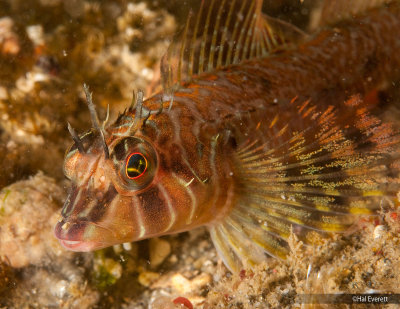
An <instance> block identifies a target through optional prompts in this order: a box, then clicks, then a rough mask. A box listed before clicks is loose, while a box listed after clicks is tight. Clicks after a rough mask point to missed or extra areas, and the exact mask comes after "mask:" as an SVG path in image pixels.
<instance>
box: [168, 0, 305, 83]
mask: <svg viewBox="0 0 400 309" xmlns="http://www.w3.org/2000/svg"><path fill="white" fill-rule="evenodd" d="M262 2H263V1H262V0H202V1H201V3H200V8H199V9H198V11H197V13H196V14H194V13H193V12H191V13H190V14H189V17H188V19H187V22H186V25H185V28H184V29H183V32H182V33H180V34H179V35H178V36H177V38H176V39H175V40H174V41H173V42H172V44H171V45H170V47H169V49H168V52H167V53H166V55H165V56H164V57H163V59H162V62H161V73H162V79H163V86H164V89H169V88H170V87H171V86H173V85H176V84H180V83H182V82H186V81H189V80H190V79H191V78H192V77H193V76H196V75H199V74H202V73H204V72H212V71H214V70H215V69H219V68H222V67H226V66H229V65H231V64H238V63H241V62H242V61H244V60H248V59H253V58H259V57H265V56H267V55H268V54H270V53H271V52H272V51H274V50H276V49H277V48H278V47H281V46H282V45H283V44H285V43H286V42H287V41H286V36H285V35H284V32H285V33H288V37H291V39H292V38H293V36H298V37H302V35H303V33H302V32H301V31H300V30H297V28H296V27H294V26H291V25H289V24H285V23H283V22H279V21H276V20H274V19H269V18H267V17H266V16H265V15H263V14H262V12H261V8H262ZM293 34H295V35H293Z"/></svg>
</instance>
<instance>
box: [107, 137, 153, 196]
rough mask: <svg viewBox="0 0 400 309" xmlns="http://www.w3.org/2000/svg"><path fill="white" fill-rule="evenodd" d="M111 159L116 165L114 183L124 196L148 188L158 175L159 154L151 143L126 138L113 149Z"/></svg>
mask: <svg viewBox="0 0 400 309" xmlns="http://www.w3.org/2000/svg"><path fill="white" fill-rule="evenodd" d="M110 159H111V161H112V162H113V165H114V171H115V176H116V177H115V178H113V179H114V180H113V183H114V185H115V187H116V189H117V190H119V191H120V192H124V194H130V193H132V194H133V193H134V192H137V191H140V190H143V189H145V188H147V187H148V186H149V185H150V184H151V183H152V182H153V179H154V177H155V175H156V173H157V169H158V160H157V153H156V151H155V149H154V147H153V145H152V144H151V142H150V141H147V140H145V139H144V138H139V137H125V138H122V139H120V140H119V141H117V142H116V144H115V145H114V147H112V150H111V153H110Z"/></svg>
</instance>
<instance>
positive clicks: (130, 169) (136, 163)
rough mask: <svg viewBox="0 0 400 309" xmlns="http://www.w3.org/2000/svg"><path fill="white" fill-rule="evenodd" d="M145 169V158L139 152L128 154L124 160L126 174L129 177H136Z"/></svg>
mask: <svg viewBox="0 0 400 309" xmlns="http://www.w3.org/2000/svg"><path fill="white" fill-rule="evenodd" d="M146 169H147V160H146V158H145V157H144V156H143V155H142V154H141V153H139V152H135V153H132V154H130V155H129V157H128V159H127V162H126V175H127V176H128V177H129V178H130V179H136V178H139V177H140V176H142V175H143V174H144V173H145V171H146Z"/></svg>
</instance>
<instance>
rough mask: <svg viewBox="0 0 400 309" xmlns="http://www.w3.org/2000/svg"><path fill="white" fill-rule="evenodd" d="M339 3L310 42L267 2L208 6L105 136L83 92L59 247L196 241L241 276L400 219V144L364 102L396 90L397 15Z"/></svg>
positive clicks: (397, 10)
mask: <svg viewBox="0 0 400 309" xmlns="http://www.w3.org/2000/svg"><path fill="white" fill-rule="evenodd" d="M336 2H337V3H338V4H340V3H341V4H343V5H337V6H333V7H334V8H335V11H334V12H333V11H331V10H330V9H329V8H330V7H332V6H331V5H325V6H324V7H323V8H322V11H321V12H322V14H321V15H322V17H323V18H321V21H322V25H321V26H320V27H319V28H318V30H316V31H315V32H314V33H312V34H306V33H304V32H303V31H301V30H298V29H297V28H295V27H294V26H292V25H290V24H287V23H285V22H283V21H280V20H277V19H274V18H271V17H268V16H266V15H264V14H263V13H262V5H263V1H262V0H246V1H235V0H232V1H226V0H221V1H217V0H210V1H206V0H203V1H201V2H200V4H199V8H198V9H197V11H196V13H193V12H191V13H190V14H189V16H188V20H187V22H186V24H185V26H184V28H183V30H182V32H181V33H180V34H178V35H177V36H176V37H175V39H174V40H173V42H172V43H171V46H170V48H169V49H168V52H167V53H166V55H165V56H164V57H163V59H162V61H161V67H160V70H161V73H162V81H161V84H162V88H161V89H160V90H159V91H157V92H155V93H154V94H153V95H151V96H149V97H148V98H146V99H145V98H144V93H143V92H142V91H138V92H137V94H136V95H134V97H133V100H132V103H131V105H130V107H129V108H128V109H127V110H126V111H124V112H123V113H122V114H120V115H119V116H118V118H117V119H116V120H115V122H114V123H112V124H108V121H107V119H108V117H107V119H106V120H105V121H103V122H102V123H101V122H100V121H99V119H98V116H97V113H96V110H95V105H94V103H93V98H92V93H91V92H90V90H89V88H88V86H86V85H85V86H84V91H85V94H86V99H87V103H88V107H89V110H90V114H91V120H92V129H91V130H89V131H88V132H86V133H85V134H82V135H78V134H77V133H76V132H75V131H74V129H73V128H72V127H71V126H70V125H68V129H69V132H70V134H71V136H72V138H73V141H74V143H73V144H72V145H71V147H70V148H69V149H68V150H67V152H66V155H65V160H64V173H65V175H66V177H67V178H68V179H70V180H71V188H70V193H69V195H68V197H67V199H66V201H65V204H64V206H63V209H62V211H61V219H60V220H59V222H58V223H57V225H56V227H55V236H56V237H57V238H58V239H59V241H60V243H61V244H62V245H63V246H64V247H65V248H67V249H68V250H73V251H82V252H86V251H92V250H98V249H101V248H106V247H109V246H112V245H115V244H120V243H125V242H132V241H138V240H142V239H147V238H151V237H158V236H162V235H168V234H174V233H180V232H184V231H189V230H192V229H194V228H197V227H201V226H205V227H206V228H207V229H208V230H209V233H210V236H211V239H212V241H213V243H214V245H215V247H216V250H217V252H218V254H219V256H220V258H221V259H222V260H223V262H224V264H225V265H226V266H227V267H228V269H230V270H231V271H238V270H240V269H244V268H247V267H254V266H255V265H258V264H259V263H261V262H263V261H265V260H266V259H267V258H268V257H271V256H272V257H276V258H279V259H285V258H286V257H287V256H288V254H289V253H290V247H289V244H288V240H289V237H291V235H295V236H296V237H297V238H298V239H299V240H300V241H302V242H303V243H304V244H306V245H315V244H320V243H321V241H322V240H323V239H325V238H328V239H329V237H332V235H333V234H334V233H343V232H345V231H348V230H349V229H351V228H352V227H354V226H355V225H357V221H358V220H359V219H360V218H361V217H364V216H368V217H370V216H374V215H376V214H377V211H378V210H379V209H381V208H384V207H391V206H393V205H394V204H396V198H397V193H398V192H399V189H400V181H399V178H398V175H399V167H400V165H399V153H400V152H399V150H400V149H399V147H400V134H399V130H398V128H396V126H395V124H394V123H391V122H389V121H384V120H382V119H381V118H380V116H379V115H378V114H379V113H376V112H375V111H376V109H377V108H376V106H377V104H378V103H377V99H376V98H377V96H376V95H373V94H374V93H375V94H376V92H377V91H378V90H379V89H381V88H384V87H385V85H387V84H388V83H390V81H395V80H396V79H397V78H398V77H399V76H400V74H399V69H398V68H400V54H398V52H397V51H398V50H400V38H399V37H398V36H397V35H396V34H395V33H393V29H400V5H399V2H398V1H392V2H390V3H387V1H385V2H384V1H362V2H361V1H353V2H352V3H351V4H348V3H347V1H340V0H337V1H336ZM377 2H378V3H377ZM360 4H363V5H360ZM368 4H370V5H368ZM338 7H340V8H342V9H341V10H339V9H338ZM357 7H363V8H362V10H360V9H357V10H356V8H357ZM354 10H356V12H355V11H354ZM347 13H348V14H349V15H351V18H347V19H346V17H345V16H346V14H347ZM329 16H332V18H330V17H329ZM335 16H336V17H337V16H340V18H339V19H338V20H335V19H334V17H335ZM371 94H372V95H371Z"/></svg>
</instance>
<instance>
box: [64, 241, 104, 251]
mask: <svg viewBox="0 0 400 309" xmlns="http://www.w3.org/2000/svg"><path fill="white" fill-rule="evenodd" d="M58 241H59V242H60V244H61V246H63V247H64V248H65V249H68V250H70V251H76V252H89V251H94V250H97V249H100V248H101V247H102V246H101V245H99V244H97V243H95V242H91V241H81V240H63V239H58Z"/></svg>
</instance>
